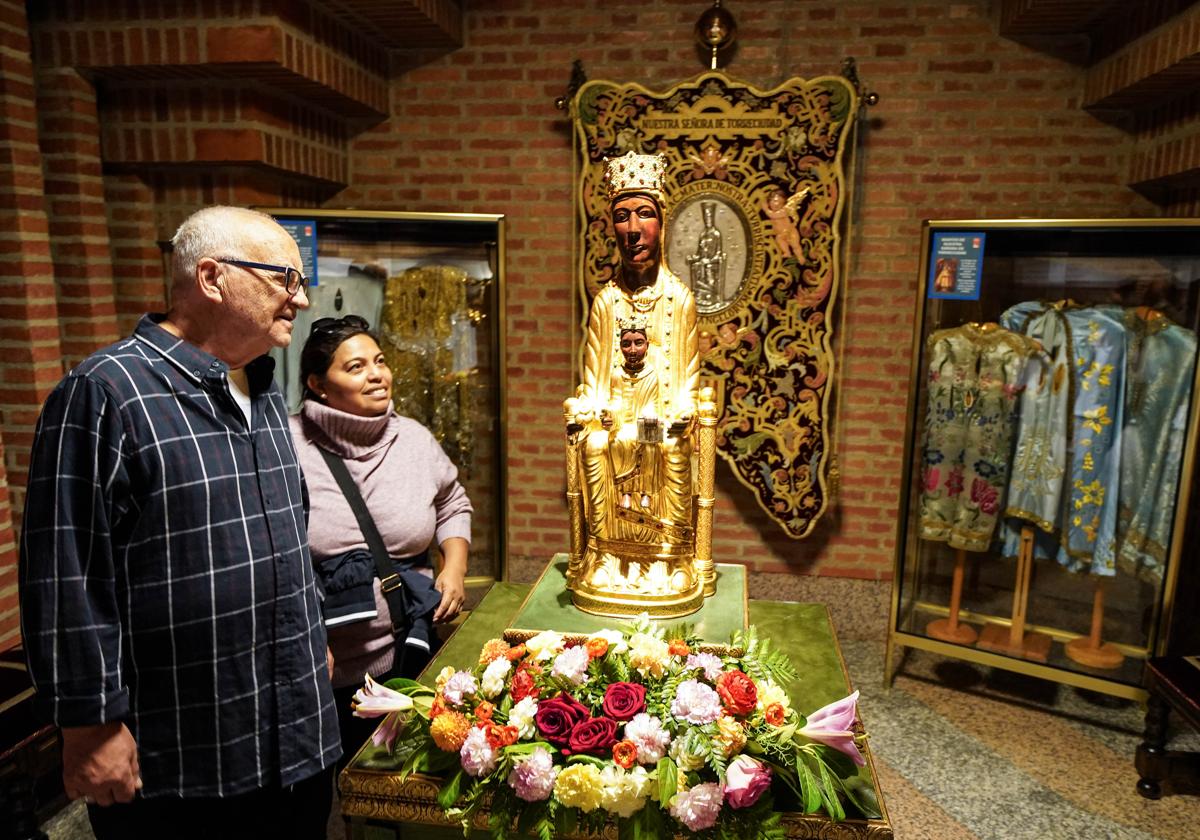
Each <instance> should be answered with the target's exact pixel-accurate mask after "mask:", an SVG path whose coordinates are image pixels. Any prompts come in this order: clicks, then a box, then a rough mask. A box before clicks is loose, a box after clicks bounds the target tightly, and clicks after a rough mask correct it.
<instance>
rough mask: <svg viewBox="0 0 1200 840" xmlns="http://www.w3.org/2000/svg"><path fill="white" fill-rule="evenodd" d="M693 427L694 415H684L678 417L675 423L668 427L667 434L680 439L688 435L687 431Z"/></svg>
mask: <svg viewBox="0 0 1200 840" xmlns="http://www.w3.org/2000/svg"><path fill="white" fill-rule="evenodd" d="M691 425H692V415H691V414H682V415H680V416H679V417H676V418H675V420H674V422H672V423H671V425H670V426H669V427H667V434H669V435H670V436H671V437H674V438H677V437H680V436H681V435H684V434H686V433H687V430H688V429H689V428H691Z"/></svg>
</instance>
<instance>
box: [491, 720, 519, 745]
mask: <svg viewBox="0 0 1200 840" xmlns="http://www.w3.org/2000/svg"><path fill="white" fill-rule="evenodd" d="M517 735H518V730H517V727H515V726H501V725H500V724H498V723H489V724H488V726H487V740H488V745H489V746H491V748H492V749H494V750H498V749H500V748H501V747H509V746H512V745H513V744H515V743H517Z"/></svg>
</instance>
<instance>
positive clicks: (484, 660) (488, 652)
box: [479, 639, 509, 665]
mask: <svg viewBox="0 0 1200 840" xmlns="http://www.w3.org/2000/svg"><path fill="white" fill-rule="evenodd" d="M508 651H509V647H508V642H506V641H504V640H503V639H489V640H488V642H487V643H486V644H485V645H484V646H483V650H481V651H480V652H479V664H480V665H487V664H488V663H490V662H492V661H493V660H496V659H499V658H500V657H501V656H507V655H508Z"/></svg>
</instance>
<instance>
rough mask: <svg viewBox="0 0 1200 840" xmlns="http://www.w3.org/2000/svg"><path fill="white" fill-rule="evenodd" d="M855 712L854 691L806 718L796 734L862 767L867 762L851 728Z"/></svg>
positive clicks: (856, 699)
mask: <svg viewBox="0 0 1200 840" xmlns="http://www.w3.org/2000/svg"><path fill="white" fill-rule="evenodd" d="M857 711H858V692H857V691H856V692H854V693H853V694H851V695H850V696H849V697H843V698H842V699H841V700H838V701H837V702H836V703H830V704H829V705H828V706H822V707H821V708H819V709H817V710H816V711H815V712H813V713H812V714H811V715H809V716H808V720H807V722H806V723H805V724H804V728H802V729H800V730H799V731H798V732H797V733H796V734H798V735H803V736H804V737H805V738H808V739H809V740H810V741H816V742H818V743H820V744H825V745H826V746H830V747H833V748H834V749H835V750H837V751H838V752H843V753H845V754H846V755H848V756H850V758H852V759H854V763H855V764H857V765H858V766H859V767H862V766H864V765H865V764H866V763H867V760H866V759H865V758H863V756H862V753H860V752H859V751H858V744H856V743H855V742H854V730H853V727H854V718H855V716H856V715H857Z"/></svg>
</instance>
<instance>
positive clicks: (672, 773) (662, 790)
mask: <svg viewBox="0 0 1200 840" xmlns="http://www.w3.org/2000/svg"><path fill="white" fill-rule="evenodd" d="M656 772H657V774H658V801H659V802H660V803H662V806H663V807H664V808H665V807H667V805H669V804H670V803H671V797H672V796H674V795H675V790H676V781H677V779H676V776H677V774H678V772H679V768H678V767H676V766H675V762H674V761H672V760H671V758H670V756H663V757H662V758H660V759H659V760H658V767H657V768H656Z"/></svg>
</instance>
